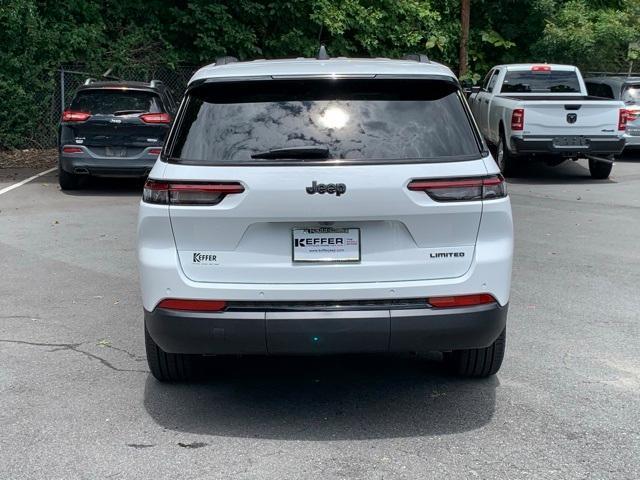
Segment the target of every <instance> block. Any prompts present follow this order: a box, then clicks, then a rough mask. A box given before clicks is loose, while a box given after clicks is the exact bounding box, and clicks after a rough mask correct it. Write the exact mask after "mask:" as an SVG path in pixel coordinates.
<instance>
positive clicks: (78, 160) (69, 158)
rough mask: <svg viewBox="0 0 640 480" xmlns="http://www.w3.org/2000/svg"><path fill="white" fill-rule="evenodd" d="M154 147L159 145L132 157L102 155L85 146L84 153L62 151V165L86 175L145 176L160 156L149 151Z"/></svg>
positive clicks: (60, 158)
mask: <svg viewBox="0 0 640 480" xmlns="http://www.w3.org/2000/svg"><path fill="white" fill-rule="evenodd" d="M74 146H76V145H74ZM152 148H156V149H157V148H159V147H158V146H153V147H148V148H146V149H145V150H144V151H143V152H142V153H140V154H139V155H136V156H132V157H100V156H97V155H94V154H93V153H91V152H90V151H88V149H85V148H83V150H84V151H83V152H82V153H63V152H61V153H60V156H59V160H60V167H61V168H62V169H63V170H65V171H66V172H69V173H76V174H84V175H97V176H130V177H143V176H147V175H148V174H149V171H150V170H151V169H152V168H153V165H154V164H155V163H156V159H157V158H158V156H157V155H151V154H149V153H148V152H149V150H150V149H152Z"/></svg>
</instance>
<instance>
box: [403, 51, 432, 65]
mask: <svg viewBox="0 0 640 480" xmlns="http://www.w3.org/2000/svg"><path fill="white" fill-rule="evenodd" d="M402 59H403V60H413V61H414V62H420V63H431V60H429V57H428V56H427V55H425V54H424V53H408V54H407V55H405V56H404V57H402Z"/></svg>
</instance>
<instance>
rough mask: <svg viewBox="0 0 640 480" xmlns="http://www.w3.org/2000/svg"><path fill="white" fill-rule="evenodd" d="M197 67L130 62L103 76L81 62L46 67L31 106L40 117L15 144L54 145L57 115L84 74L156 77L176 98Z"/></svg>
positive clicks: (98, 77) (144, 79) (141, 78)
mask: <svg viewBox="0 0 640 480" xmlns="http://www.w3.org/2000/svg"><path fill="white" fill-rule="evenodd" d="M197 69H198V67H196V66H193V65H181V66H178V67H176V68H170V67H167V66H164V65H157V66H153V65H152V66H150V65H143V66H137V65H134V66H131V67H128V68H120V69H118V71H113V72H109V73H108V74H107V75H106V76H105V75H104V74H102V73H96V72H88V71H86V70H85V69H84V68H83V66H82V65H63V66H61V67H60V68H59V69H57V70H53V71H49V72H47V73H46V75H45V76H43V78H42V81H41V82H40V85H42V86H43V88H41V89H39V91H36V92H33V98H34V104H35V105H34V106H35V107H37V108H35V109H34V111H36V112H38V115H39V116H40V118H39V119H38V121H37V122H34V123H33V127H32V128H31V129H30V135H29V136H27V137H25V138H24V143H23V144H22V145H19V148H38V149H42V148H52V147H55V146H56V142H57V140H56V136H57V129H58V123H59V122H60V115H61V114H62V111H63V110H64V109H65V108H66V107H68V106H69V104H70V103H71V100H72V99H73V96H74V94H75V92H76V90H77V89H78V87H79V86H81V85H82V84H84V82H85V80H86V79H87V78H93V79H95V80H132V81H142V82H148V81H150V80H160V81H162V82H163V83H164V84H165V85H166V86H167V87H168V88H169V89H170V90H171V93H172V94H173V96H174V98H176V99H180V98H182V95H183V93H184V90H185V88H186V86H187V82H188V81H189V79H190V78H191V76H192V75H193V73H194V72H195V71H196V70H197Z"/></svg>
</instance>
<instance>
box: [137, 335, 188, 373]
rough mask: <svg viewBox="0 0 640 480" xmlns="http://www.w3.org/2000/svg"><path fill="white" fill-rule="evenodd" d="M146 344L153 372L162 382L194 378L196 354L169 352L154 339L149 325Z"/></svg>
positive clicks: (148, 360) (145, 336) (148, 359)
mask: <svg viewBox="0 0 640 480" xmlns="http://www.w3.org/2000/svg"><path fill="white" fill-rule="evenodd" d="M144 344H145V347H146V350H147V363H148V364H149V370H151V374H152V375H153V376H154V377H156V379H157V380H159V381H161V382H184V381H186V380H190V379H192V378H193V376H194V375H193V373H194V367H195V355H187V354H184V353H167V352H165V351H164V350H162V349H161V348H160V347H159V346H158V344H157V343H156V342H154V341H153V338H151V335H150V334H149V331H148V330H147V327H146V326H145V329H144Z"/></svg>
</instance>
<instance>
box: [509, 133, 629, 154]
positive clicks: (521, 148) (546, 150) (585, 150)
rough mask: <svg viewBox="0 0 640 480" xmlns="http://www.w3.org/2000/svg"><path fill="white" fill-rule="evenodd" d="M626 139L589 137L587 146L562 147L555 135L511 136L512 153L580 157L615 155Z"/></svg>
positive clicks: (620, 149)
mask: <svg viewBox="0 0 640 480" xmlns="http://www.w3.org/2000/svg"><path fill="white" fill-rule="evenodd" d="M624 145H625V140H624V138H620V139H617V138H616V139H613V140H612V139H611V137H588V138H586V147H562V146H558V145H556V139H555V138H554V137H547V136H545V137H535V136H533V137H524V138H522V137H511V147H512V153H514V154H517V155H527V154H540V155H558V156H567V157H571V156H574V157H578V156H583V155H615V154H618V153H620V152H622V150H623V149H624Z"/></svg>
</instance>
